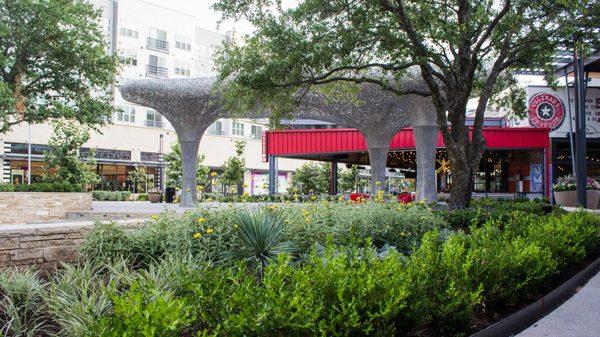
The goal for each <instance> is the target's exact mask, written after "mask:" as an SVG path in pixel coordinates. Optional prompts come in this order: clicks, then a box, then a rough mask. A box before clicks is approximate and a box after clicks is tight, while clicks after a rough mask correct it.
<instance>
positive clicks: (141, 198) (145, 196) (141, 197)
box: [137, 194, 148, 201]
mask: <svg viewBox="0 0 600 337" xmlns="http://www.w3.org/2000/svg"><path fill="white" fill-rule="evenodd" d="M137 200H138V201H148V194H140V195H138V199H137Z"/></svg>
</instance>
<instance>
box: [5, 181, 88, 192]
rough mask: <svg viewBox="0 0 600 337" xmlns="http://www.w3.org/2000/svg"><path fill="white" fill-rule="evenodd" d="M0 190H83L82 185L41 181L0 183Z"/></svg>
mask: <svg viewBox="0 0 600 337" xmlns="http://www.w3.org/2000/svg"><path fill="white" fill-rule="evenodd" d="M0 192H83V187H81V185H78V184H71V183H68V182H41V183H32V184H31V185H27V184H16V185H15V184H11V183H2V184H0Z"/></svg>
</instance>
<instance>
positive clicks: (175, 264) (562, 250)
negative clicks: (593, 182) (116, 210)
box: [0, 202, 600, 336]
mask: <svg viewBox="0 0 600 337" xmlns="http://www.w3.org/2000/svg"><path fill="white" fill-rule="evenodd" d="M494 205H495V207H494ZM479 206H482V205H479ZM485 206H486V207H489V208H490V209H503V210H504V211H503V212H500V211H498V213H497V214H494V216H493V217H490V218H489V219H488V220H487V221H480V222H473V223H472V224H471V225H470V227H469V228H468V230H449V229H448V228H449V227H450V225H449V224H448V223H447V222H446V221H445V220H444V219H446V218H447V217H445V216H443V212H444V211H441V210H438V211H433V210H431V209H429V208H428V207H426V206H421V205H412V206H402V205H399V204H397V203H394V204H392V203H375V202H367V203H364V204H355V203H345V202H344V203H325V202H317V203H312V204H302V205H272V206H269V207H268V208H267V209H265V210H264V211H263V213H261V214H252V213H250V214H248V213H239V211H237V210H234V209H225V210H220V211H212V212H206V211H198V212H189V213H187V214H185V215H183V216H182V217H179V216H176V215H174V214H164V215H161V216H157V217H155V219H153V220H152V221H151V222H150V223H149V224H148V226H147V227H146V228H144V229H141V230H137V231H132V232H128V231H125V230H123V229H121V228H119V227H117V226H116V225H110V224H108V225H98V226H97V227H96V228H95V229H94V230H92V231H91V233H90V234H89V236H88V238H87V242H86V244H85V245H84V247H83V249H82V253H83V256H84V260H83V261H82V262H81V264H79V265H72V266H66V267H65V268H64V269H63V270H61V271H59V272H57V274H56V275H54V276H52V277H51V279H50V280H49V283H48V284H47V285H44V284H42V283H41V281H40V279H39V278H38V277H37V276H36V275H34V274H33V273H32V272H22V273H16V274H15V273H13V272H4V274H3V275H2V276H0V289H1V290H2V293H3V296H4V298H5V300H4V301H3V302H1V303H2V309H0V310H1V311H2V314H0V323H1V324H6V323H7V322H8V321H9V319H11V318H12V317H18V318H19V320H18V321H17V320H15V319H12V322H13V323H12V324H16V323H18V324H20V325H12V326H11V327H10V328H9V329H8V334H7V336H15V335H16V334H15V333H14V331H21V332H22V331H31V330H32V329H38V330H39V331H37V332H36V333H34V334H33V335H36V336H44V335H46V334H47V333H48V332H56V331H59V332H60V333H62V334H63V335H77V336H86V335H87V336H123V335H128V336H196V335H208V336H212V335H215V336H216V335H224V336H242V335H252V336H273V335H279V336H314V335H327V336H329V335H343V336H374V335H377V336H397V335H424V336H454V335H464V334H467V333H470V332H472V327H473V324H474V322H476V321H478V322H481V321H482V320H490V319H492V318H493V317H494V315H495V313H497V312H498V310H500V309H503V308H507V307H513V306H517V305H519V304H521V303H526V302H528V301H529V300H530V299H532V298H534V296H535V295H536V294H538V293H539V292H540V291H542V290H544V289H545V285H546V284H547V283H548V281H549V280H550V279H551V278H552V277H554V276H555V275H557V274H558V273H560V272H561V271H563V270H565V269H566V268H567V267H568V266H570V265H572V264H574V263H577V262H578V261H581V260H582V259H584V258H585V257H586V256H587V255H589V254H590V253H591V252H595V251H596V249H597V248H598V245H599V243H600V242H599V241H600V240H599V236H598V235H599V225H600V218H599V217H598V216H596V215H594V214H589V213H583V212H577V213H563V212H553V211H551V210H550V212H547V211H548V210H547V209H546V210H544V209H543V206H542V210H541V211H540V212H539V213H537V212H533V213H529V212H523V211H522V210H523V209H524V210H529V209H532V210H535V209H536V208H537V207H539V206H538V205H537V204H534V203H516V202H512V203H506V202H504V203H502V202H497V203H495V204H493V205H492V204H491V203H490V202H488V204H486V205H485ZM481 209H483V207H482V208H481ZM500 213H502V214H500ZM17 284H18V285H21V288H18V287H16V286H15V285H17ZM17 288H18V289H27V291H26V292H25V294H27V296H25V297H22V295H19V294H23V292H22V291H21V292H17ZM19 296H21V297H19ZM7 299H10V300H7ZM30 303H33V304H34V305H28V304H30ZM15 315H16V316H15ZM16 329H19V330H16ZM144 331H146V332H148V334H145V332H144Z"/></svg>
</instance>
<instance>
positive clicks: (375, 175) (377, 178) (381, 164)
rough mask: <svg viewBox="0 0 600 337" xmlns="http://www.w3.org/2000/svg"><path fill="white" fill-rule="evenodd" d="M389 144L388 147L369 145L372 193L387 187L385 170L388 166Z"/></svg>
mask: <svg viewBox="0 0 600 337" xmlns="http://www.w3.org/2000/svg"><path fill="white" fill-rule="evenodd" d="M389 151H390V147H389V145H388V146H387V147H374V146H373V147H372V146H369V165H371V194H372V195H375V194H376V193H377V192H379V191H380V190H383V189H384V187H385V170H386V166H387V157H388V152H389ZM378 183H379V184H378Z"/></svg>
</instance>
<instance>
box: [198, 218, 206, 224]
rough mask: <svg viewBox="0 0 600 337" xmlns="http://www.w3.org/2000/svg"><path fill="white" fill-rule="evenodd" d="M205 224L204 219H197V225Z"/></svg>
mask: <svg viewBox="0 0 600 337" xmlns="http://www.w3.org/2000/svg"><path fill="white" fill-rule="evenodd" d="M205 222H206V219H205V218H198V223H200V224H203V223H205Z"/></svg>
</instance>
